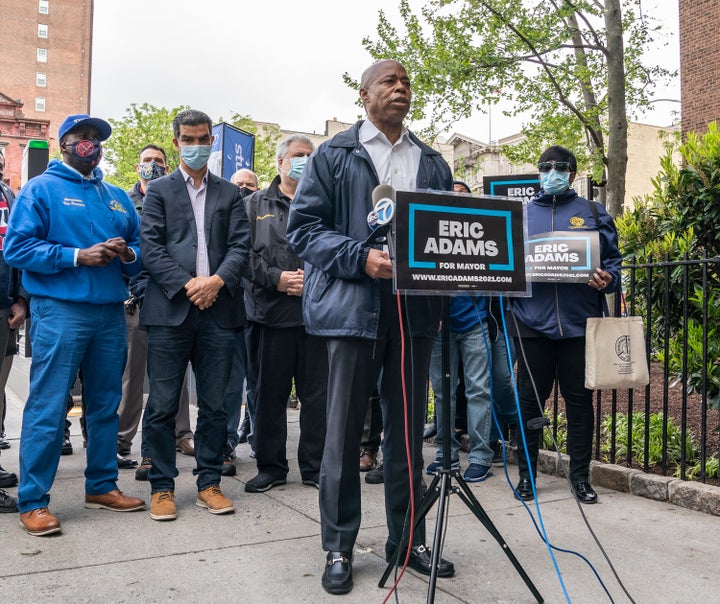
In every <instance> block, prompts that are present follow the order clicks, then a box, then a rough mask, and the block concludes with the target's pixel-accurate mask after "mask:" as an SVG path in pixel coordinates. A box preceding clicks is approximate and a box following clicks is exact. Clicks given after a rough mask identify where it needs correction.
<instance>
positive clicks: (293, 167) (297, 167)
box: [288, 157, 308, 180]
mask: <svg viewBox="0 0 720 604" xmlns="http://www.w3.org/2000/svg"><path fill="white" fill-rule="evenodd" d="M307 160H308V158H307V157H291V158H290V171H289V172H288V176H289V177H290V178H292V179H293V180H300V176H301V175H302V173H303V170H304V169H305V164H306V163H307Z"/></svg>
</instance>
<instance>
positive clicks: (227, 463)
mask: <svg viewBox="0 0 720 604" xmlns="http://www.w3.org/2000/svg"><path fill="white" fill-rule="evenodd" d="M235 457H236V456H235V454H234V453H233V455H225V457H224V458H223V466H222V468H221V469H220V476H235V474H237V468H236V467H235V464H234V463H233V459H235Z"/></svg>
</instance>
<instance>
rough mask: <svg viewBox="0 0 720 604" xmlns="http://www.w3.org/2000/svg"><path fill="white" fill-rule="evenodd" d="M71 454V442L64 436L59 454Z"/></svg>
mask: <svg viewBox="0 0 720 604" xmlns="http://www.w3.org/2000/svg"><path fill="white" fill-rule="evenodd" d="M72 454H73V447H72V443H71V442H70V439H69V438H65V439H64V440H63V445H62V449H61V450H60V455H72Z"/></svg>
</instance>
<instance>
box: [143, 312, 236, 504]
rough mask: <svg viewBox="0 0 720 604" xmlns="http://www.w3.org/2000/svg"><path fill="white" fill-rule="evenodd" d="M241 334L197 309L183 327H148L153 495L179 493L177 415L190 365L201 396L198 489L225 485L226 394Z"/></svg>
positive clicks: (146, 426)
mask: <svg viewBox="0 0 720 604" xmlns="http://www.w3.org/2000/svg"><path fill="white" fill-rule="evenodd" d="M237 333H238V331H237V330H236V329H227V328H224V327H221V326H220V325H218V324H217V323H216V322H215V320H214V319H213V317H212V315H211V314H210V313H206V312H204V311H201V310H199V309H197V308H196V307H193V308H191V309H190V312H188V316H187V317H186V318H185V320H184V321H183V322H182V323H181V324H180V325H177V326H172V327H167V326H164V325H150V326H148V377H149V379H150V394H149V396H148V402H147V407H146V408H145V414H146V416H147V421H146V423H145V424H144V429H145V430H146V431H147V434H146V436H145V438H144V440H145V441H146V442H147V446H148V452H149V455H150V457H151V459H152V468H151V469H150V472H149V475H148V479H149V480H150V484H151V491H152V492H153V493H157V492H159V491H174V490H175V481H174V478H175V477H176V476H177V475H178V471H177V466H176V463H175V415H176V414H177V410H178V402H179V400H180V389H181V388H182V384H183V379H184V376H185V369H186V368H187V364H188V362H191V363H192V367H193V371H194V373H195V382H196V386H197V396H198V419H197V427H196V429H195V460H196V464H197V466H196V468H195V470H193V474H195V475H197V487H198V490H199V491H201V490H203V489H205V488H207V487H210V486H216V485H219V484H220V470H221V469H222V465H223V448H224V446H225V441H226V437H227V413H226V412H225V393H226V391H227V385H228V379H229V377H230V368H231V366H232V358H233V350H234V346H235V342H236V339H237V338H236V336H237Z"/></svg>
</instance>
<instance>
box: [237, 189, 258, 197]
mask: <svg viewBox="0 0 720 604" xmlns="http://www.w3.org/2000/svg"><path fill="white" fill-rule="evenodd" d="M254 192H255V191H253V190H252V189H248V188H247V187H240V196H241V197H242V198H243V199H245V198H246V197H247V196H248V195H252V194H253V193H254Z"/></svg>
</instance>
